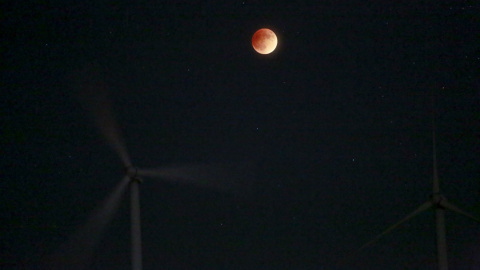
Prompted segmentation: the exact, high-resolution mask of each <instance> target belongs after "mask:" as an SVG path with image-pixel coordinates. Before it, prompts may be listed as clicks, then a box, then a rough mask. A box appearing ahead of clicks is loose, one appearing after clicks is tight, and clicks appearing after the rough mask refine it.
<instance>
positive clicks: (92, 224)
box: [47, 176, 130, 270]
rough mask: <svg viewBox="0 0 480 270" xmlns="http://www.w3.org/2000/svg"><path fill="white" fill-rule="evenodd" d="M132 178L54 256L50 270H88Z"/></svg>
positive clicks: (117, 188) (118, 188) (118, 186)
mask: <svg viewBox="0 0 480 270" xmlns="http://www.w3.org/2000/svg"><path fill="white" fill-rule="evenodd" d="M129 182H130V178H129V177H127V176H125V177H124V178H123V179H122V181H121V182H120V183H118V184H117V186H116V187H115V189H114V190H113V192H112V193H111V194H110V195H109V196H108V197H107V198H106V199H105V200H104V201H103V203H102V204H101V206H100V208H98V209H97V210H96V211H94V212H93V213H92V214H91V215H90V217H89V219H88V220H87V222H86V223H85V225H83V226H82V227H81V228H80V229H79V230H78V231H77V232H76V233H75V234H74V235H73V236H72V237H71V238H70V240H69V241H68V242H67V243H66V244H65V245H64V246H63V247H61V248H60V250H59V251H58V252H57V253H56V254H54V255H53V257H52V258H51V260H50V262H48V263H47V264H48V265H50V267H49V269H78V270H81V269H87V268H88V265H89V264H90V263H91V259H92V256H93V254H94V251H95V248H96V247H97V246H98V242H99V241H100V239H101V236H102V235H103V233H104V231H105V229H106V228H107V226H108V224H109V223H110V222H111V220H112V219H113V217H114V216H115V213H116V212H117V210H118V207H119V205H120V201H121V199H122V195H123V194H124V193H125V190H126V188H127V187H128V183H129Z"/></svg>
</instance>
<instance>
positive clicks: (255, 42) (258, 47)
mask: <svg viewBox="0 0 480 270" xmlns="http://www.w3.org/2000/svg"><path fill="white" fill-rule="evenodd" d="M252 46H253V49H255V51H257V52H258V53H260V54H269V53H271V52H273V51H274V50H275V48H276V47H277V36H276V35H275V33H274V32H273V31H272V30H270V29H268V28H262V29H260V30H258V31H257V32H255V34H253V37H252Z"/></svg>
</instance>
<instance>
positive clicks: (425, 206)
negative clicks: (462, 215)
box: [357, 201, 433, 252]
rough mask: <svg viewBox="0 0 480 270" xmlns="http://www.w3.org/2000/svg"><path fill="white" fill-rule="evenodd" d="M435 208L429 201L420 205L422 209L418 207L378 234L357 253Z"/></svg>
mask: <svg viewBox="0 0 480 270" xmlns="http://www.w3.org/2000/svg"><path fill="white" fill-rule="evenodd" d="M432 206H433V203H432V202H431V201H427V202H425V203H424V204H422V205H420V207H418V208H417V209H415V210H414V211H413V212H411V213H410V214H408V215H407V216H406V217H404V218H403V219H402V220H400V221H399V222H397V223H395V224H393V225H392V226H390V227H388V228H387V229H386V230H385V231H383V232H382V233H380V234H378V235H377V236H375V237H374V238H373V239H372V240H371V241H369V242H368V243H366V244H364V245H363V246H362V247H360V249H359V250H358V251H357V252H360V251H361V250H363V249H364V248H366V247H368V246H370V245H371V244H373V243H375V242H376V241H378V240H379V239H380V238H381V237H382V236H384V235H386V234H388V233H390V232H391V231H393V230H394V229H395V228H397V227H398V226H400V225H401V224H402V223H404V222H406V221H408V220H410V219H412V218H414V217H415V216H417V215H418V214H420V213H422V212H424V211H426V210H428V209H429V208H431V207H432Z"/></svg>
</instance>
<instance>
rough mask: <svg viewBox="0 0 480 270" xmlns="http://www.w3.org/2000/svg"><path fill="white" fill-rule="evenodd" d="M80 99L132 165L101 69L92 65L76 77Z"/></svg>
mask: <svg viewBox="0 0 480 270" xmlns="http://www.w3.org/2000/svg"><path fill="white" fill-rule="evenodd" d="M76 82H77V84H78V85H77V86H78V88H79V90H80V100H81V101H82V103H83V105H84V106H85V107H86V109H87V110H88V111H89V112H90V114H91V115H92V116H93V118H94V121H95V124H96V125H97V127H98V129H99V130H100V132H101V133H102V135H103V137H104V138H105V140H106V141H107V143H108V144H109V145H110V147H111V148H112V149H113V150H114V151H115V152H116V153H117V155H118V156H119V157H120V159H121V160H122V162H123V165H124V166H125V167H130V166H132V162H131V161H130V157H129V155H128V153H127V148H126V147H125V143H124V140H123V137H122V136H121V132H120V129H119V128H118V125H117V122H116V121H115V117H114V115H113V109H112V105H111V102H110V99H109V97H108V91H107V87H106V84H105V82H104V80H103V78H102V74H101V69H100V68H99V67H98V66H95V65H91V66H88V67H87V68H85V70H84V71H82V72H80V73H79V74H78V78H77V79H76Z"/></svg>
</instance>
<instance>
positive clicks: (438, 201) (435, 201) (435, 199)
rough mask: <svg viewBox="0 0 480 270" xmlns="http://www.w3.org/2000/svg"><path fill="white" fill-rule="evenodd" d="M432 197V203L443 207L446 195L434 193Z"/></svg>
mask: <svg viewBox="0 0 480 270" xmlns="http://www.w3.org/2000/svg"><path fill="white" fill-rule="evenodd" d="M430 199H431V200H432V203H433V204H434V205H435V206H437V207H441V205H442V201H443V200H445V197H444V196H443V195H442V194H441V193H433V194H432V195H431V196H430Z"/></svg>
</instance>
